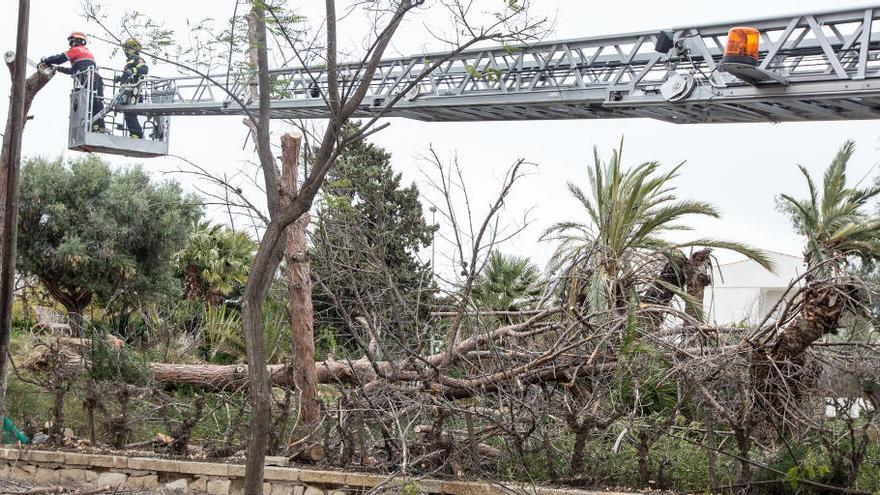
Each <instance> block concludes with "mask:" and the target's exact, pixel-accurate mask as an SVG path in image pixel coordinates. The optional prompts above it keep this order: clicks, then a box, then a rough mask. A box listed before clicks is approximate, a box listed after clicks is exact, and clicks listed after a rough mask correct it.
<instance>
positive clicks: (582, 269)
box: [542, 141, 773, 312]
mask: <svg viewBox="0 0 880 495" xmlns="http://www.w3.org/2000/svg"><path fill="white" fill-rule="evenodd" d="M622 151H623V142H622V141H621V144H620V146H619V147H618V149H616V150H614V152H613V153H612V155H611V159H610V160H609V161H608V162H607V163H605V162H603V161H602V160H601V158H600V157H599V152H598V149H595V148H594V164H593V166H592V168H590V169H588V177H589V189H587V190H584V189H582V188H581V187H580V186H578V185H577V184H574V183H571V182H570V183H569V184H568V189H569V191H570V192H571V194H572V196H574V197H575V198H576V199H577V200H578V202H579V203H580V205H581V206H582V207H583V209H584V211H585V212H586V219H585V221H581V220H575V221H565V222H559V223H557V224H555V225H553V226H552V227H550V228H549V229H547V231H545V232H544V234H543V236H542V238H543V239H552V240H556V241H559V242H560V243H561V244H560V246H559V248H558V249H557V251H556V253H555V255H554V257H553V259H552V261H551V267H553V268H556V269H557V270H562V271H564V272H566V279H567V283H566V285H567V290H566V296H565V297H566V298H567V303H568V304H569V305H576V304H586V305H588V306H589V309H590V310H591V311H594V312H599V311H604V310H607V309H610V308H618V309H619V308H621V307H624V306H626V305H627V304H628V301H630V300H631V299H632V298H633V297H639V296H640V295H642V296H644V295H647V294H649V293H651V292H652V289H653V292H655V293H656V292H658V291H659V292H665V297H663V298H659V297H651V298H649V299H650V301H649V302H651V303H656V302H658V300H661V299H665V301H662V302H665V303H668V302H669V301H670V300H671V298H672V296H673V295H674V294H675V293H678V294H682V292H681V291H680V290H678V289H683V288H685V285H686V280H685V275H686V274H685V273H684V271H685V270H684V268H685V266H684V263H685V261H686V257H685V255H684V253H683V252H682V250H684V249H687V248H692V247H697V246H701V247H703V248H722V249H729V250H732V251H735V252H737V253H741V254H743V255H745V256H746V257H748V258H750V259H752V260H755V261H756V262H758V263H759V264H760V265H761V266H763V267H764V268H766V269H768V270H772V268H773V267H772V263H771V262H770V260H769V259H768V258H767V257H766V256H765V255H764V254H763V253H762V252H761V251H758V250H756V249H753V248H750V247H748V246H746V245H744V244H741V243H738V242H730V241H719V240H714V239H694V240H691V241H686V242H673V241H671V240H668V239H667V238H665V237H664V235H665V234H668V233H670V232H675V231H687V230H691V228H690V227H689V226H688V225H687V224H685V223H683V222H682V220H683V219H684V218H686V217H689V216H703V217H713V218H718V217H719V216H720V215H719V213H718V211H717V210H716V209H715V208H714V207H713V206H712V205H710V204H708V203H705V202H702V201H692V200H680V199H678V198H677V197H676V195H675V186H674V185H672V181H673V180H674V179H675V178H676V177H678V174H679V171H680V170H681V167H682V166H683V165H684V163H681V164H679V165H677V166H675V167H673V168H672V169H671V170H669V171H667V172H661V171H660V164H659V163H657V162H645V163H642V164H640V165H637V166H635V167H633V168H629V169H627V168H625V167H624V166H623V164H622ZM703 252H705V251H703ZM706 260H708V256H706ZM639 292H642V294H639ZM655 296H656V294H655ZM655 299H657V300H655ZM697 303H698V304H699V305H702V300H700V301H698V302H697Z"/></svg>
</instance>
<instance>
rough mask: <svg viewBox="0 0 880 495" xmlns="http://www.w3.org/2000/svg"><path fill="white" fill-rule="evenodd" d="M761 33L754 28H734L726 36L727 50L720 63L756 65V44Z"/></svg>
mask: <svg viewBox="0 0 880 495" xmlns="http://www.w3.org/2000/svg"><path fill="white" fill-rule="evenodd" d="M760 35H761V33H760V32H758V30H757V29H755V28H750V27H735V28H732V29H731V30H730V31H729V32H728V34H727V48H725V49H724V57H723V58H722V59H721V62H722V63H737V64H749V65H758V43H759V41H758V40H759V39H760Z"/></svg>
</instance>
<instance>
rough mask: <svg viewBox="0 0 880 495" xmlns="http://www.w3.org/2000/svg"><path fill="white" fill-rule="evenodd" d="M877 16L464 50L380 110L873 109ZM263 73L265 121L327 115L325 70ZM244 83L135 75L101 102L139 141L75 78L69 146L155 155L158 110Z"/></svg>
mask: <svg viewBox="0 0 880 495" xmlns="http://www.w3.org/2000/svg"><path fill="white" fill-rule="evenodd" d="M878 16H880V5H878V6H876V7H867V8H859V9H847V10H835V11H827V12H820V13H811V14H799V15H791V16H786V17H776V18H771V19H758V20H747V21H738V22H730V23H722V24H711V25H704V26H688V27H680V28H674V29H665V30H658V31H645V32H638V33H630V34H622V35H615V36H599V37H589V38H579V39H569V40H557V41H544V42H540V43H534V44H529V45H523V46H517V47H509V46H500V47H490V48H477V49H471V50H467V51H463V52H461V53H458V54H456V55H454V56H452V57H451V58H450V59H449V60H448V61H446V62H444V63H443V64H441V66H440V67H439V68H437V69H436V70H434V71H433V72H431V73H430V74H429V75H428V76H427V77H425V78H424V79H423V80H422V81H421V82H420V83H419V84H418V85H416V86H415V87H413V88H412V89H410V90H409V91H406V94H404V95H403V98H402V99H401V100H400V101H399V102H398V103H397V104H396V105H394V106H393V108H392V109H391V110H390V111H388V112H387V113H385V114H384V116H387V117H402V118H409V119H416V120H422V121H429V122H465V121H508V120H557V119H607V118H650V119H657V120H661V121H664V122H670V123H676V124H697V123H740V122H796V121H830V120H854V119H876V118H880V33H878V34H875V33H874V31H875V30H878V29H880V23H878V24H875V21H876V20H877V18H878ZM447 56H448V54H443V53H432V54H421V55H414V56H411V57H402V58H389V59H387V60H383V61H382V62H381V64H380V65H379V67H378V69H377V70H376V73H375V75H374V77H373V80H372V82H371V83H370V84H369V89H368V92H367V96H366V98H365V99H364V101H363V104H362V105H361V106H360V108H359V109H358V110H357V112H356V113H355V117H372V116H375V115H377V112H379V111H380V110H382V109H384V106H385V103H386V102H387V101H388V100H389V98H395V97H397V96H400V94H401V92H402V91H403V90H404V88H406V87H407V86H409V85H410V83H411V82H412V81H413V80H414V79H415V78H416V77H417V76H418V75H419V74H421V73H422V72H423V71H424V70H425V69H426V68H427V67H429V66H430V65H431V64H433V63H434V62H436V61H437V60H440V59H442V58H444V57H447ZM360 70H362V68H361V67H360V65H359V64H348V65H345V64H343V65H341V66H340V67H339V70H338V78H339V79H340V81H352V80H355V78H357V77H358V75H359V74H360V72H359V71H360ZM270 77H271V78H272V79H273V97H272V101H271V106H270V117H271V118H275V119H320V118H326V117H327V116H328V109H327V106H326V103H325V100H324V99H323V97H322V95H323V94H326V89H327V85H328V84H327V82H328V81H327V73H326V70H325V69H323V68H321V67H285V68H279V69H273V70H271V71H270ZM86 79H87V80H89V78H86ZM212 81H213V82H212ZM217 81H223V84H224V85H225V86H224V87H222V88H220V87H217V85H216V83H217ZM251 83H252V81H251V80H250V76H239V77H231V78H227V76H226V74H223V75H221V76H214V77H211V76H208V77H201V76H184V77H171V78H148V79H146V80H144V81H143V82H142V83H141V87H139V95H138V97H136V98H129V99H127V100H125V101H117V102H116V103H114V104H113V105H112V109H113V110H114V111H116V110H118V111H123V110H124V111H129V112H135V113H137V114H139V115H142V116H146V117H147V119H148V126H149V127H150V128H152V129H153V130H154V131H155V132H153V138H152V139H145V140H133V139H125V138H124V137H119V136H113V135H104V136H94V134H96V133H92V132H90V131H91V126H90V125H88V119H87V116H88V115H89V113H88V109H87V108H86V109H85V110H83V108H82V107H83V106H84V105H85V106H86V107H87V106H88V105H90V103H89V101H90V100H89V98H88V95H87V92H88V91H89V88H79V90H78V91H79V93H78V92H77V90H75V91H74V94H73V95H72V96H71V101H72V110H71V139H70V148H71V149H77V150H84V151H102V152H105V153H117V154H123V155H135V156H160V155H164V154H167V152H168V138H169V132H170V128H169V118H170V117H171V116H178V115H201V116H208V115H244V114H246V113H247V112H246V111H245V109H243V108H242V107H241V105H239V104H238V103H236V102H235V100H234V99H232V98H230V97H229V95H230V94H232V95H236V96H237V98H238V99H239V100H240V101H244V102H249V103H248V105H249V107H248V108H249V111H253V112H256V102H255V101H254V100H255V98H253V97H252V95H251V94H250V87H251ZM77 103H79V107H77ZM77 108H79V110H76V109H77ZM96 140H100V141H101V143H100V144H101V145H100V146H96V144H97V141H96ZM139 141H140V142H139Z"/></svg>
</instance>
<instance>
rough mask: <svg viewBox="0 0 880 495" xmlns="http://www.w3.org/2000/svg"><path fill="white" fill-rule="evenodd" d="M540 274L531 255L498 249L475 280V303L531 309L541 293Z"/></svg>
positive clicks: (483, 306) (493, 307)
mask: <svg viewBox="0 0 880 495" xmlns="http://www.w3.org/2000/svg"><path fill="white" fill-rule="evenodd" d="M539 277H540V273H539V271H538V267H537V266H535V265H534V264H532V263H531V261H529V259H528V258H525V257H519V256H508V255H504V254H502V253H500V252H498V251H494V252H492V254H491V255H489V260H488V262H487V263H486V266H485V267H484V268H483V271H482V272H481V273H480V275H479V277H478V278H477V280H476V281H475V283H474V290H473V300H474V304H475V305H476V306H477V307H478V308H481V309H489V310H494V311H521V310H525V309H530V307H531V304H534V303H535V301H536V300H537V298H538V296H540V295H541V286H540V284H539V283H538V282H539Z"/></svg>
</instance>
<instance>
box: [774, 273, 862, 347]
mask: <svg viewBox="0 0 880 495" xmlns="http://www.w3.org/2000/svg"><path fill="white" fill-rule="evenodd" d="M808 284H809V285H812V286H808V287H807V288H806V290H805V291H804V303H803V307H802V309H801V312H800V314H799V315H798V317H797V319H795V320H794V321H793V322H792V323H791V324H790V325H789V326H788V327H786V328H785V330H783V332H782V333H781V334H780V335H779V337H778V338H777V339H776V342H775V343H774V345H773V349H772V350H771V352H770V356H771V357H773V359H775V360H792V359H794V358H796V357H798V356H800V355H801V354H803V352H804V351H806V350H807V348H809V347H810V345H811V344H812V343H813V342H815V341H817V340H819V339H820V338H822V336H823V335H826V334H829V333H835V332H837V328H838V327H839V325H840V317H841V316H842V315H843V310H844V309H845V300H846V299H847V298H850V297H855V294H854V292H855V289H854V288H852V287H847V286H841V285H839V284H833V283H826V284H820V283H818V282H808Z"/></svg>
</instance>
